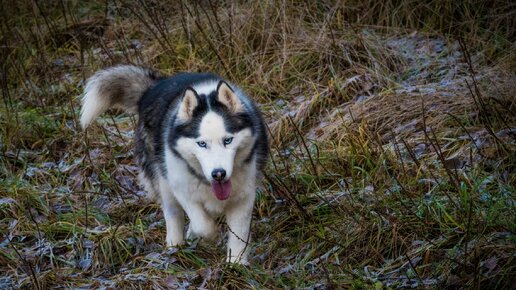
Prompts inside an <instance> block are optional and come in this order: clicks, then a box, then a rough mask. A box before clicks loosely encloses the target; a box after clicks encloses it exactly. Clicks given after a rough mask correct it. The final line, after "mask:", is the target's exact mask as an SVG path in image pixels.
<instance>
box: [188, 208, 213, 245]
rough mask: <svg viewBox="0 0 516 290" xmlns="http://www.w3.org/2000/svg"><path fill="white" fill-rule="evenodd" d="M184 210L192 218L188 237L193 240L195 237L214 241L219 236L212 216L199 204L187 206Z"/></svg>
mask: <svg viewBox="0 0 516 290" xmlns="http://www.w3.org/2000/svg"><path fill="white" fill-rule="evenodd" d="M183 207H184V209H185V211H186V214H187V215H188V217H189V218H190V225H189V226H188V232H187V233H186V237H187V238H188V239H191V238H193V237H195V236H199V237H202V238H206V239H209V240H214V239H215V238H216V236H217V225H216V224H215V221H214V220H213V218H212V217H211V216H209V215H208V213H207V212H206V210H205V209H204V208H203V207H202V205H201V204H199V203H188V204H185V205H184V206H183Z"/></svg>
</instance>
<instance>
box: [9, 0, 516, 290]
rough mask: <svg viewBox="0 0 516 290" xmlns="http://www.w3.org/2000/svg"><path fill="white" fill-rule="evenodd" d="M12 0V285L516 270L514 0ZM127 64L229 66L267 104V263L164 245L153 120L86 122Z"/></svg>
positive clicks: (208, 247) (454, 277)
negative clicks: (136, 140) (145, 125)
mask: <svg viewBox="0 0 516 290" xmlns="http://www.w3.org/2000/svg"><path fill="white" fill-rule="evenodd" d="M1 4H2V10H0V11H1V12H0V13H1V16H2V17H1V20H0V23H1V32H2V33H1V35H0V39H1V47H0V57H1V59H2V62H1V71H0V85H1V88H2V105H1V106H0V154H1V156H0V179H1V180H0V273H1V274H0V288H2V289H3V288H7V289H10V288H30V289H47V288H58V287H59V288H81V289H82V288H88V289H89V288H102V287H104V288H106V287H107V288H111V289H124V288H134V289H141V288H145V289H146V288H157V289H163V288H167V287H170V288H189V287H194V288H238V289H240V288H258V289H261V288H263V289H274V288H307V289H333V288H352V289H372V288H374V289H382V288H429V289H434V288H438V289H443V288H445V289H462V288H464V289H469V288H475V289H508V288H511V287H512V286H511V285H513V284H514V282H516V281H515V278H514V277H516V276H515V275H516V267H515V265H516V263H515V261H514V259H515V257H514V253H515V251H516V244H515V231H516V218H515V217H516V216H515V207H516V203H515V197H516V196H515V192H516V191H515V184H516V176H515V175H514V172H515V169H516V168H515V164H516V155H515V146H516V145H515V144H516V143H515V141H516V127H515V126H516V122H515V121H516V118H515V114H514V112H516V108H515V106H516V103H515V98H514V91H515V85H514V84H515V80H516V78H515V74H514V72H515V64H516V62H515V52H514V37H515V31H514V27H515V23H514V21H515V19H516V15H515V14H516V13H515V11H514V7H513V6H514V5H513V4H510V3H509V2H506V1H483V2H479V1H426V2H424V3H423V2H421V3H420V2H417V1H345V2H344V1H343V2H340V1H300V2H299V1H298V2H295V3H294V2H289V1H287V2H285V1H256V2H253V1H251V2H242V3H236V2H231V1H227V2H226V1H214V0H208V1H194V2H190V1H188V2H187V1H118V0H116V1H104V2H96V1H18V2H16V3H14V2H9V1H2V3H1ZM118 63H132V64H137V65H143V66H147V67H152V68H155V69H159V70H160V71H162V72H163V73H164V74H173V73H175V72H178V71H213V72H216V73H219V74H221V75H223V76H225V77H227V78H228V79H230V80H231V81H233V82H235V83H238V84H239V85H241V86H242V87H243V88H244V89H245V90H246V92H248V93H249V95H251V96H252V97H253V99H255V100H256V102H257V103H259V104H260V108H261V109H262V110H263V112H264V115H265V118H266V121H267V125H268V129H269V133H270V136H271V149H272V150H271V156H270V160H269V164H268V167H267V169H266V170H265V172H264V178H263V182H262V183H261V186H260V188H259V190H258V192H257V202H256V205H255V210H254V218H253V225H252V232H253V245H252V251H251V265H249V266H231V265H227V264H225V263H224V262H223V261H224V244H225V243H224V242H223V240H224V237H221V239H219V241H218V243H217V244H216V245H214V244H212V243H206V242H204V241H198V242H195V243H191V244H188V245H186V246H184V247H182V248H177V249H176V248H173V249H165V248H164V245H163V242H164V239H165V225H164V220H163V214H162V212H161V210H160V209H159V206H158V205H156V204H153V203H150V202H148V201H147V200H146V199H145V193H144V192H143V191H142V189H141V188H140V187H139V186H138V184H137V182H136V174H137V168H136V167H135V164H134V161H133V149H132V148H133V140H132V137H133V132H134V125H135V122H136V120H135V117H133V116H128V115H120V114H118V112H116V111H112V112H110V113H109V114H105V115H104V116H103V117H102V118H100V119H99V121H98V122H97V124H96V125H94V126H92V127H91V128H89V129H88V130H87V131H86V132H83V131H82V130H80V128H79V126H78V114H79V96H80V95H81V93H82V90H83V85H84V81H85V79H86V78H87V77H88V76H90V75H92V73H93V72H95V71H96V70H98V69H100V68H104V67H108V66H111V65H114V64H118ZM220 228H221V232H222V230H223V228H224V225H223V224H222V223H221V225H220Z"/></svg>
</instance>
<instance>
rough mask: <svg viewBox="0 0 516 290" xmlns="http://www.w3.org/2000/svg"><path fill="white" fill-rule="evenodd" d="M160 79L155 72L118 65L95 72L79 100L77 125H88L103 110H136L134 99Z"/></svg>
mask: <svg viewBox="0 0 516 290" xmlns="http://www.w3.org/2000/svg"><path fill="white" fill-rule="evenodd" d="M159 78H160V76H159V74H158V73H157V72H155V71H152V70H149V69H145V68H141V67H137V66H133V65H119V66H115V67H111V68H108V69H105V70H101V71H98V72H97V73H95V75H93V76H92V77H91V78H89V79H88V82H87V83H86V88H85V89H84V96H83V98H82V109H81V126H82V128H86V127H88V125H89V124H90V123H91V122H92V121H93V120H94V119H95V118H96V117H98V116H99V115H100V114H102V113H104V112H105V111H106V110H107V109H109V108H112V107H116V108H121V109H124V110H125V111H127V112H130V113H136V112H137V111H138V100H139V99H140V97H141V96H142V95H143V94H144V93H145V92H146V91H147V90H148V89H149V87H150V86H152V84H154V83H155V82H156V81H157V80H158V79H159Z"/></svg>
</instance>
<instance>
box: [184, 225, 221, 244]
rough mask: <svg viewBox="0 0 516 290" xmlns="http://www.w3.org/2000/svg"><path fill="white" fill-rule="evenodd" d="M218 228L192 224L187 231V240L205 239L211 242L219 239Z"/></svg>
mask: <svg viewBox="0 0 516 290" xmlns="http://www.w3.org/2000/svg"><path fill="white" fill-rule="evenodd" d="M217 234H218V233H217V226H216V225H215V224H214V223H213V224H201V225H197V226H196V225H194V224H192V223H190V225H188V230H187V231H186V239H187V240H193V239H195V238H203V239H207V240H210V241H214V240H216V239H217Z"/></svg>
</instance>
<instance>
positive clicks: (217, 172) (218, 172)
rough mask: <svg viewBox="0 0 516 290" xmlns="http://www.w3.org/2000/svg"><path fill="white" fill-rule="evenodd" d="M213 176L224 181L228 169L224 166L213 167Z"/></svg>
mask: <svg viewBox="0 0 516 290" xmlns="http://www.w3.org/2000/svg"><path fill="white" fill-rule="evenodd" d="M211 177H213V179H215V180H216V181H222V180H224V177H226V170H224V169H222V168H217V169H213V171H212V172H211Z"/></svg>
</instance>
